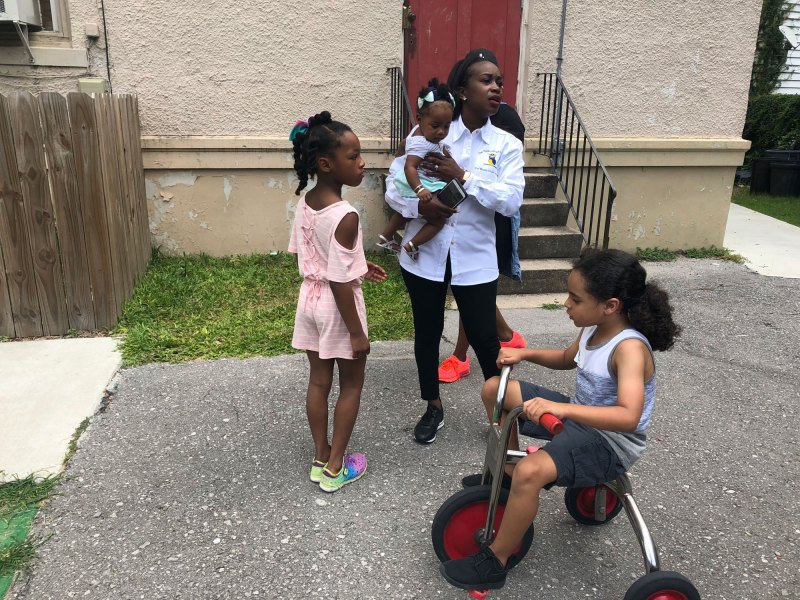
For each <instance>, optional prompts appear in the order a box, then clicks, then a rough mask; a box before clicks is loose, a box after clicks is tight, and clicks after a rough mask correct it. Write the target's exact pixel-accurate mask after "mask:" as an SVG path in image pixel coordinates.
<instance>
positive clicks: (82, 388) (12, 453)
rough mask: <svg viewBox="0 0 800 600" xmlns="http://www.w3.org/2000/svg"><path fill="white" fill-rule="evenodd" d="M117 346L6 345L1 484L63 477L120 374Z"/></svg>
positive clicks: (1, 378)
mask: <svg viewBox="0 0 800 600" xmlns="http://www.w3.org/2000/svg"><path fill="white" fill-rule="evenodd" d="M116 346H117V342H116V340H114V339H113V338H76V339H48V340H33V341H21V342H8V343H2V344H0V415H3V422H4V426H3V435H2V436H0V481H6V480H10V479H14V478H16V477H25V476H27V475H30V474H31V473H35V474H37V475H40V476H47V475H53V474H56V473H59V472H60V471H61V468H62V465H61V463H62V461H63V460H64V455H65V454H66V452H67V447H68V445H69V442H70V440H71V439H72V436H73V434H74V432H75V430H76V428H77V427H78V426H79V425H80V424H81V422H82V421H83V420H84V419H85V418H86V417H88V416H91V415H93V414H94V413H95V412H97V409H98V408H99V407H100V402H101V400H102V399H103V394H104V392H105V390H106V387H107V386H108V385H109V382H110V381H111V379H112V377H113V376H114V374H115V373H116V372H117V371H118V370H119V367H120V365H121V362H122V361H121V358H120V355H119V353H118V352H117V351H116Z"/></svg>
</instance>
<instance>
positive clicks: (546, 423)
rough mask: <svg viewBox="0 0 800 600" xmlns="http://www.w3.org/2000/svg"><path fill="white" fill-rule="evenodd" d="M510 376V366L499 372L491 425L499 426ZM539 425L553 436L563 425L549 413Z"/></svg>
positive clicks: (562, 428)
mask: <svg viewBox="0 0 800 600" xmlns="http://www.w3.org/2000/svg"><path fill="white" fill-rule="evenodd" d="M510 376H511V365H505V366H504V367H503V368H502V369H501V370H500V384H499V385H498V386H497V400H496V401H495V404H494V414H493V415H492V424H493V425H499V424H500V415H501V414H503V404H504V402H505V398H506V388H508V380H509V378H510ZM539 425H541V426H542V427H544V428H545V429H547V431H549V432H550V433H552V434H553V435H558V434H559V433H561V432H562V431H563V430H564V423H562V422H561V419H559V418H558V417H556V416H555V415H552V414H550V413H545V414H543V415H542V416H541V418H540V419H539Z"/></svg>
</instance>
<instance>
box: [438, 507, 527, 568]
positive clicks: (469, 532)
mask: <svg viewBox="0 0 800 600" xmlns="http://www.w3.org/2000/svg"><path fill="white" fill-rule="evenodd" d="M488 509H489V502H488V501H483V502H475V503H473V504H470V505H469V506H465V507H464V508H462V509H460V510H458V511H457V512H455V513H454V514H453V516H452V518H451V519H450V521H449V522H448V523H447V526H446V527H445V530H444V536H443V538H444V539H443V541H444V550H445V552H447V556H449V557H450V559H456V558H465V557H467V556H472V555H473V554H476V553H477V552H478V551H479V550H480V546H478V541H477V539H476V538H477V536H476V533H477V532H478V531H479V530H480V529H483V528H484V526H485V525H486V514H487V512H488ZM504 512H505V506H503V505H502V504H501V505H498V507H497V511H496V512H495V517H494V528H495V531H497V529H499V528H500V523H501V522H502V521H503V513H504ZM518 550H519V546H517V547H516V548H514V552H517V551H518Z"/></svg>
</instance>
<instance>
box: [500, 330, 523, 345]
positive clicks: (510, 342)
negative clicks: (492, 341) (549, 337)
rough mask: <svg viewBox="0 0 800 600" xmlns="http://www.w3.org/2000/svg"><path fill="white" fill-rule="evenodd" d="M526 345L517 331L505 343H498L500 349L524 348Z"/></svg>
mask: <svg viewBox="0 0 800 600" xmlns="http://www.w3.org/2000/svg"><path fill="white" fill-rule="evenodd" d="M527 345H528V343H527V342H526V341H525V338H524V337H522V336H521V335H520V333H519V331H515V332H514V335H512V336H511V339H510V340H508V341H507V342H503V341H501V342H500V347H501V348H525V347H526V346H527Z"/></svg>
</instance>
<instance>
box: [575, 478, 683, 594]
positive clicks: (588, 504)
mask: <svg viewBox="0 0 800 600" xmlns="http://www.w3.org/2000/svg"><path fill="white" fill-rule="evenodd" d="M596 489H597V488H593V487H588V488H583V489H582V490H581V491H580V493H578V502H577V505H578V511H579V512H580V513H581V514H582V515H583V516H584V517H586V518H587V519H594V497H595V490H596ZM603 491H605V494H606V514H607V515H608V514H610V513H611V511H613V510H614V508H616V506H617V497H616V496H615V495H614V494H612V493H611V492H610V491H609V490H607V489H605V488H603ZM659 593H661V592H659ZM670 593H671V592H670ZM684 597H685V596H684ZM674 598H675V599H676V600H677V599H678V598H680V597H679V596H675V597H674ZM672 599H673V597H672V596H665V597H664V598H660V597H658V596H653V597H652V598H648V599H647V600H672Z"/></svg>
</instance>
